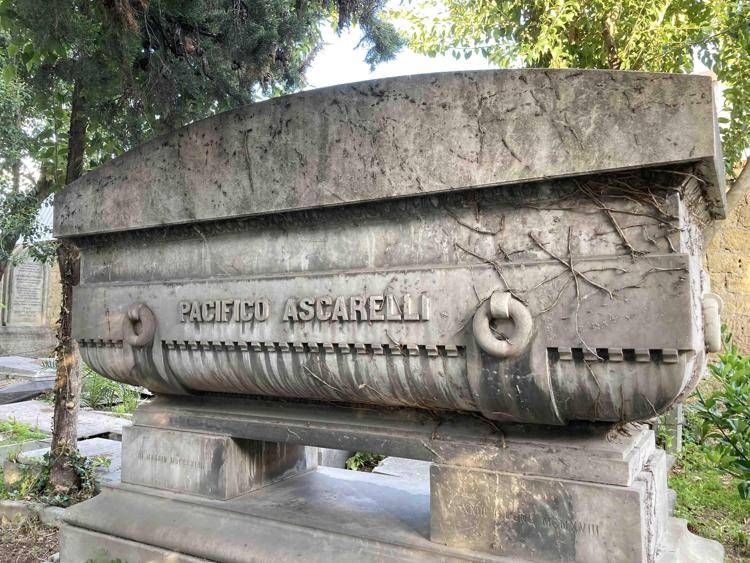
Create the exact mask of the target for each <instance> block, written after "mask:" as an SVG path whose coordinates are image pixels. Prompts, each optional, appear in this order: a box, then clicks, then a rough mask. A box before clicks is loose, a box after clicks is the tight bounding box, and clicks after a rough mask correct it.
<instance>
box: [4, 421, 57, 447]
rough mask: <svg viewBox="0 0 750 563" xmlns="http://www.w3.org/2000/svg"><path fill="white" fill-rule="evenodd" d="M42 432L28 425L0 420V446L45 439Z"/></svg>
mask: <svg viewBox="0 0 750 563" xmlns="http://www.w3.org/2000/svg"><path fill="white" fill-rule="evenodd" d="M46 437H47V435H46V434H45V433H44V432H40V431H39V429H37V428H32V427H31V426H29V425H28V424H24V423H23V422H18V421H17V420H15V419H11V420H0V446H7V445H8V444H20V443H21V442H28V441H30V440H41V439H43V438H46Z"/></svg>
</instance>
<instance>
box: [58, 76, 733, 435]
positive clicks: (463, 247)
mask: <svg viewBox="0 0 750 563" xmlns="http://www.w3.org/2000/svg"><path fill="white" fill-rule="evenodd" d="M716 131H717V129H716V123H715V115H714V107H713V96H712V86H711V81H710V79H708V78H706V77H698V76H685V75H664V74H643V73H625V72H605V71H488V72H468V73H450V74H434V75H423V76H413V77H403V78H393V79H387V80H380V81H373V82H365V83H359V84H351V85H344V86H337V87H333V88H327V89H322V90H313V91H309V92H303V93H299V94H295V95H292V96H285V97H281V98H276V99H272V100H268V101H264V102H261V103H257V104H253V105H250V106H246V107H242V108H239V109H237V110H234V111H232V112H228V113H224V114H221V115H217V116H215V117H213V118H210V119H207V120H205V121H201V122H198V123H195V124H193V125H190V126H188V127H186V128H184V129H181V130H178V131H176V132H174V133H172V134H170V135H168V136H166V137H161V138H157V139H155V140H153V141H151V142H149V143H146V144H144V145H142V146H141V147H139V148H137V149H135V150H133V151H131V152H129V153H127V154H125V155H124V156H122V157H121V158H118V159H116V160H113V161H112V162H110V163H108V164H106V165H104V166H101V167H100V168H98V169H97V170H95V171H93V172H91V173H89V174H87V175H86V176H84V177H82V178H81V179H79V180H78V181H76V182H74V183H73V184H71V185H70V186H69V187H68V188H67V189H66V190H65V191H64V192H62V193H61V194H60V195H59V196H57V198H56V202H55V233H56V235H57V236H58V237H63V238H69V239H72V240H74V242H75V243H76V244H77V245H78V246H79V248H80V249H81V252H82V262H81V283H80V285H79V286H78V287H77V288H76V291H75V295H74V303H75V304H74V323H73V331H74V336H75V338H76V339H77V340H78V342H79V344H80V349H81V354H82V356H83V358H84V360H85V361H86V362H87V363H88V364H89V365H90V366H91V367H92V368H93V369H95V370H96V371H98V372H100V373H102V374H104V375H106V376H107V377H110V378H112V379H115V380H118V381H123V382H127V383H132V384H138V385H143V386H145V387H148V388H149V389H151V390H153V391H154V392H157V393H170V394H185V393H189V394H204V393H225V394H226V393H228V394H236V395H251V396H267V397H277V398H303V399H309V400H320V401H326V402H327V401H336V402H346V403H369V404H376V405H383V406H408V407H417V408H425V409H434V410H440V409H446V410H460V411H475V412H478V413H481V414H482V415H484V416H485V417H488V418H491V419H494V420H499V421H521V422H536V423H545V424H564V423H566V422H568V421H571V420H604V421H629V420H635V419H643V418H650V417H652V416H653V415H654V414H655V413H656V412H660V411H662V410H663V409H665V408H666V407H667V406H669V405H670V404H671V403H672V402H674V401H675V400H676V399H677V398H679V397H680V396H682V395H684V394H685V393H687V392H688V391H690V389H692V387H693V386H694V385H695V384H696V383H697V381H698V378H699V377H700V375H701V372H702V370H703V367H704V361H705V359H704V358H705V350H706V342H707V341H708V342H709V344H710V346H711V347H714V346H716V342H715V341H716V339H717V336H716V330H717V329H716V327H717V326H718V308H719V304H718V302H717V301H716V300H715V299H714V298H713V297H711V296H708V297H706V296H705V294H706V293H707V291H708V288H707V287H706V282H705V280H704V276H703V275H702V270H701V255H702V237H701V230H702V227H703V226H704V225H706V224H707V223H708V222H711V221H713V220H715V219H717V218H721V217H723V216H724V186H723V172H722V170H723V168H722V165H721V154H720V148H719V146H718V141H717V137H716ZM704 325H705V326H706V327H707V330H704Z"/></svg>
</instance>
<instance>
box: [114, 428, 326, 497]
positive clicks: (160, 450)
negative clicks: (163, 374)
mask: <svg viewBox="0 0 750 563" xmlns="http://www.w3.org/2000/svg"><path fill="white" fill-rule="evenodd" d="M122 439H123V442H122V460H123V463H122V481H123V483H130V484H133V485H144V486H146V487H154V488H157V489H161V490H167V491H175V492H181V493H188V494H193V495H200V496H205V497H209V498H215V499H221V500H226V499H230V498H234V497H236V496H239V495H241V494H244V493H249V492H250V491H254V490H255V489H259V488H261V487H265V486H266V485H270V484H271V483H275V482H277V481H282V480H284V479H287V478H289V477H292V476H294V475H297V474H299V473H301V472H304V471H307V470H309V469H312V468H314V467H315V466H316V465H317V451H316V448H305V446H297V445H291V444H289V445H287V444H279V443H275V442H263V441H258V440H248V439H234V438H231V437H230V436H222V435H215V434H204V433H199V432H182V431H173V430H162V429H159V428H150V427H145V426H130V427H127V428H123V436H122ZM306 450H310V451H309V452H307V451H306Z"/></svg>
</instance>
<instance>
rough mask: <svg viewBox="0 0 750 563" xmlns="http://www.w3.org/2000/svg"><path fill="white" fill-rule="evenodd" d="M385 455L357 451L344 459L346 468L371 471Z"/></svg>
mask: <svg viewBox="0 0 750 563" xmlns="http://www.w3.org/2000/svg"><path fill="white" fill-rule="evenodd" d="M384 458H385V456H382V455H378V454H373V453H370V452H357V453H355V454H354V455H353V456H352V457H350V458H349V459H347V460H346V468H347V469H351V470H352V471H372V470H373V469H375V468H376V467H377V465H378V463H380V462H381V461H383V459H384Z"/></svg>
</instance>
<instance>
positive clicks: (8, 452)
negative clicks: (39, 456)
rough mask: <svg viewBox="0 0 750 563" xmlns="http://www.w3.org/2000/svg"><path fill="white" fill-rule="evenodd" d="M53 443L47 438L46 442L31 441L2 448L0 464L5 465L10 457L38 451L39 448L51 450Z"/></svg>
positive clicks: (0, 450)
mask: <svg viewBox="0 0 750 563" xmlns="http://www.w3.org/2000/svg"><path fill="white" fill-rule="evenodd" d="M51 441H52V439H51V438H47V439H46V440H44V439H43V440H29V441H27V442H19V443H17V444H8V445H5V446H0V463H3V462H4V461H5V460H6V459H8V458H9V457H11V456H13V455H15V454H17V453H20V452H28V451H30V450H38V449H39V448H49V445H50V442H51Z"/></svg>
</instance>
